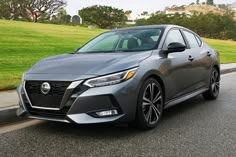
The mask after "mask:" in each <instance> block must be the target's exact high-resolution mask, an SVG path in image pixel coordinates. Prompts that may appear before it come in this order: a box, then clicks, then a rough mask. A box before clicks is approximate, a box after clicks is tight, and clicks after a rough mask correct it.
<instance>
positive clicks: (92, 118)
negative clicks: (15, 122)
mask: <svg viewBox="0 0 236 157" xmlns="http://www.w3.org/2000/svg"><path fill="white" fill-rule="evenodd" d="M137 82H138V81H136V80H135V78H132V79H130V80H128V81H126V82H123V83H120V84H116V85H111V86H104V87H96V88H89V87H85V86H84V85H83V81H81V83H80V84H78V85H77V86H74V87H73V88H71V90H69V92H68V91H67V92H66V93H65V94H64V96H65V95H66V97H68V98H67V99H66V101H65V100H62V101H65V102H64V103H63V104H64V105H63V106H61V108H60V109H59V110H58V111H54V110H50V109H47V108H43V109H42V108H38V107H37V106H33V104H31V103H30V100H29V99H28V97H27V92H26V90H25V88H24V84H21V85H20V86H19V87H18V89H17V92H18V95H19V99H20V101H19V108H18V110H17V115H18V116H23V117H28V118H34V119H41V120H49V121H59V122H66V123H77V124H92V123H105V122H129V121H132V120H134V118H135V113H136V103H137V96H138V92H137V91H138V90H137V87H138V84H137ZM78 87H79V88H80V90H79V91H78V90H77V91H76V89H78ZM114 109H115V110H117V112H118V113H117V114H116V115H111V116H106V117H99V116H98V115H97V114H96V113H97V112H100V111H107V110H114Z"/></svg>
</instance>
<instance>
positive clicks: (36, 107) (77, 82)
mask: <svg viewBox="0 0 236 157" xmlns="http://www.w3.org/2000/svg"><path fill="white" fill-rule="evenodd" d="M82 82H83V81H82V80H80V81H74V82H72V83H71V84H70V85H69V86H68V87H67V89H66V91H65V93H64V95H63V97H62V100H61V104H60V107H59V108H50V107H39V106H33V105H32V103H31V101H30V99H29V96H28V94H27V91H26V88H25V83H26V81H25V80H24V82H23V90H24V93H25V96H26V99H27V100H28V102H29V104H30V106H31V107H32V108H34V109H44V110H54V111H59V110H60V109H61V108H62V107H63V106H64V104H65V103H66V99H68V97H69V95H67V93H68V92H69V91H71V92H72V91H73V89H74V88H76V87H77V86H78V85H79V84H81V83H82ZM23 103H24V102H23Z"/></svg>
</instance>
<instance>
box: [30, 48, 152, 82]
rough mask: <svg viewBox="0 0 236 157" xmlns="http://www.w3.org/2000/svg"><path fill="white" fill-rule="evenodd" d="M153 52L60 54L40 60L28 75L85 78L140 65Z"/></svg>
mask: <svg viewBox="0 0 236 157" xmlns="http://www.w3.org/2000/svg"><path fill="white" fill-rule="evenodd" d="M151 53H152V51H145V52H138V53H137V52H123V53H93V54H92V53H84V54H65V55H59V56H55V57H49V58H46V59H44V60H42V61H40V62H38V63H37V64H35V65H34V66H33V67H32V68H31V69H30V70H29V71H28V72H27V73H26V76H28V79H36V78H37V79H50V78H52V79H55V77H56V78H60V79H63V80H64V79H66V80H78V79H85V78H89V77H95V76H99V75H105V74H109V73H114V72H117V71H122V70H125V69H129V68H132V67H135V66H138V65H139V63H140V62H141V61H142V60H144V59H146V58H148V57H149V56H150V55H151ZM60 79H59V80H60Z"/></svg>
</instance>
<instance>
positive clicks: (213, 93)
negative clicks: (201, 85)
mask: <svg viewBox="0 0 236 157" xmlns="http://www.w3.org/2000/svg"><path fill="white" fill-rule="evenodd" d="M210 79H211V80H210V85H209V90H208V91H206V92H204V93H203V94H202V95H203V97H204V98H205V99H206V100H215V99H217V97H218V95H219V91H220V73H219V71H218V70H217V69H216V68H213V70H212V72H211V78H210Z"/></svg>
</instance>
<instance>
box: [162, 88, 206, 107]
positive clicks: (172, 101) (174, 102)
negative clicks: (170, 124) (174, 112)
mask: <svg viewBox="0 0 236 157" xmlns="http://www.w3.org/2000/svg"><path fill="white" fill-rule="evenodd" d="M207 90H208V88H201V89H199V90H197V91H194V92H192V93H189V94H186V95H184V96H181V97H179V98H176V99H173V100H170V101H168V102H167V103H166V104H165V107H164V108H165V109H166V108H169V107H171V106H174V105H176V104H179V103H181V102H183V101H186V100H188V99H191V98H193V97H195V96H197V95H199V94H201V93H203V92H205V91H207Z"/></svg>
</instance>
